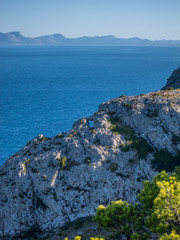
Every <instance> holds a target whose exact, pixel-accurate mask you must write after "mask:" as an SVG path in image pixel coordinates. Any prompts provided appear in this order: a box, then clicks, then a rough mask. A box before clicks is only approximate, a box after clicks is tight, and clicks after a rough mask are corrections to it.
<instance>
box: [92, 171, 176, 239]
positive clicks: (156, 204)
mask: <svg viewBox="0 0 180 240" xmlns="http://www.w3.org/2000/svg"><path fill="white" fill-rule="evenodd" d="M138 200H139V204H135V205H132V204H128V203H127V202H124V201H122V200H119V201H116V202H112V203H111V204H110V205H108V206H107V207H104V206H102V205H100V206H99V207H98V208H97V211H96V216H95V220H96V221H97V222H98V223H99V224H100V225H101V226H103V227H105V228H107V229H108V230H110V231H114V232H115V235H116V237H117V236H120V235H122V234H124V235H126V237H127V239H131V240H135V239H137V240H138V239H139V240H143V239H149V236H148V235H149V234H150V233H152V232H154V233H155V234H157V235H158V236H159V237H160V240H171V239H177V240H180V235H179V234H180V167H177V168H176V170H175V173H173V174H170V175H169V174H167V173H166V172H165V171H162V172H161V173H159V174H158V175H157V176H156V177H155V178H154V179H153V181H152V182H150V181H145V182H144V188H143V189H142V191H141V192H140V194H139V195H138ZM115 235H114V236H115Z"/></svg>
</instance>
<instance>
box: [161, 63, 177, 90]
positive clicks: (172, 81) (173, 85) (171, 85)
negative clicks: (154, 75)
mask: <svg viewBox="0 0 180 240" xmlns="http://www.w3.org/2000/svg"><path fill="white" fill-rule="evenodd" d="M177 88H180V68H178V69H176V70H175V71H174V72H173V73H172V74H171V76H170V77H169V78H168V80H167V83H166V85H165V86H164V87H163V88H162V90H167V89H177Z"/></svg>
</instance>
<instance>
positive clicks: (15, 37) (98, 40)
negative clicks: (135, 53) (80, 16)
mask: <svg viewBox="0 0 180 240" xmlns="http://www.w3.org/2000/svg"><path fill="white" fill-rule="evenodd" d="M0 45H61V46H180V40H155V41H151V40H148V39H141V38H137V37H134V38H127V39H125V38H116V37H115V36H113V35H108V36H95V37H88V36H84V37H79V38H66V37H65V36H63V35H62V34H52V35H45V36H40V37H35V38H31V37H24V36H23V35H21V33H20V32H8V33H0Z"/></svg>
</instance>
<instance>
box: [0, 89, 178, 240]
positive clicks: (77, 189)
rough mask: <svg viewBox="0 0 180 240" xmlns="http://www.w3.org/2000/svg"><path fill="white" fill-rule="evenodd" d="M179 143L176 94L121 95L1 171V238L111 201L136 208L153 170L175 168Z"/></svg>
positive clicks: (35, 142)
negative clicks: (137, 197)
mask: <svg viewBox="0 0 180 240" xmlns="http://www.w3.org/2000/svg"><path fill="white" fill-rule="evenodd" d="M179 136H180V90H179V89H177V90H169V91H163V90H161V91H157V92H152V93H148V94H142V95H139V96H135V97H126V96H121V97H119V98H115V99H112V100H110V101H108V102H106V103H103V104H101V105H100V106H99V111H98V112H96V113H94V114H93V115H92V116H90V117H86V118H82V119H80V120H78V121H77V122H75V123H74V125H73V128H72V130H71V131H69V132H66V133H61V134H58V135H57V136H55V137H52V138H46V137H45V136H43V135H39V136H37V137H36V138H34V139H32V140H31V141H29V142H28V143H27V144H26V146H25V147H24V148H23V149H21V150H20V151H19V152H17V153H16V154H15V155H14V156H12V157H10V158H9V159H8V160H7V161H6V162H5V163H4V165H3V166H2V167H1V168H0V193H1V194H0V237H1V238H3V237H9V238H11V236H14V235H16V234H18V233H20V232H23V231H27V230H30V229H32V228H35V229H41V230H50V229H54V228H56V227H60V226H62V225H64V224H65V223H67V222H71V221H73V220H75V219H78V218H81V217H87V216H91V215H93V214H94V213H95V209H96V207H97V206H98V205H100V204H105V205H106V204H108V203H109V202H110V201H113V200H117V199H124V200H127V201H128V202H135V201H136V194H137V192H138V191H139V190H140V189H141V188H142V182H143V181H144V180H148V179H152V178H153V176H154V175H155V174H156V173H157V169H158V170H160V169H161V168H162V169H163V168H167V170H172V169H173V168H174V167H175V165H177V164H180V158H179V155H178V154H179V150H180V137H179ZM161 151H162V154H164V156H165V157H164V159H163V160H162V159H161V157H159V153H161ZM167 156H168V158H167ZM169 156H170V157H171V159H169ZM172 160H173V161H172ZM168 167H169V169H168Z"/></svg>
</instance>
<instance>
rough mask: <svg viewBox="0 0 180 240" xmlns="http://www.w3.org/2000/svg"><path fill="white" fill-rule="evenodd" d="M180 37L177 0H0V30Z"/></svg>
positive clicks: (70, 34) (31, 34) (36, 34)
mask: <svg viewBox="0 0 180 240" xmlns="http://www.w3.org/2000/svg"><path fill="white" fill-rule="evenodd" d="M11 31H20V32H21V33H22V34H23V35H25V36H32V37H35V36H40V35H46V34H52V33H61V34H63V35H65V36H66V37H79V36H84V35H88V36H95V35H111V34H112V35H115V36H116V37H123V38H129V37H140V38H148V39H179V40H180V0H0V32H11Z"/></svg>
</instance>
